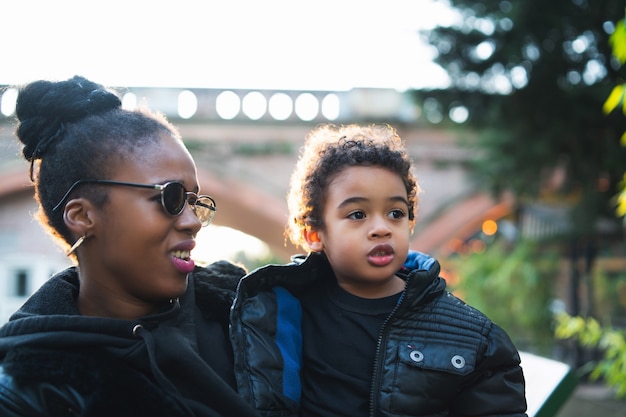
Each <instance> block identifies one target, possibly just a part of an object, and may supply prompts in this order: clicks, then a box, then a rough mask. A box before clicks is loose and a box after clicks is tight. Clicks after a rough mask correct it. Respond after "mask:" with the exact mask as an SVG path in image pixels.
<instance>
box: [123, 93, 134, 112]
mask: <svg viewBox="0 0 626 417" xmlns="http://www.w3.org/2000/svg"><path fill="white" fill-rule="evenodd" d="M122 108H123V109H125V110H134V109H136V108H137V95H136V94H135V93H126V94H124V96H123V97H122Z"/></svg>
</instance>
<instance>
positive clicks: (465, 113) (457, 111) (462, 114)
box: [448, 106, 469, 123]
mask: <svg viewBox="0 0 626 417" xmlns="http://www.w3.org/2000/svg"><path fill="white" fill-rule="evenodd" d="M448 115H449V117H450V120H452V121H453V122H455V123H464V122H465V121H467V118H468V117H469V110H468V109H467V107H465V106H456V107H453V108H451V109H450V112H449V113H448Z"/></svg>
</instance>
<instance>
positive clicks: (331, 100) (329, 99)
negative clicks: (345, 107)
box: [322, 93, 340, 120]
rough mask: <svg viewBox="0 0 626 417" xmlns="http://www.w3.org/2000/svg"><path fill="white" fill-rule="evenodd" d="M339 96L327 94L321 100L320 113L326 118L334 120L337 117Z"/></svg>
mask: <svg viewBox="0 0 626 417" xmlns="http://www.w3.org/2000/svg"><path fill="white" fill-rule="evenodd" d="M339 110H340V106H339V96H338V95H337V94H333V93H331V94H328V95H327V96H326V97H324V99H323V100H322V114H323V115H324V117H325V118H327V119H328V120H335V119H337V117H339Z"/></svg>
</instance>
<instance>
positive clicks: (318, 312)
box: [300, 279, 400, 417]
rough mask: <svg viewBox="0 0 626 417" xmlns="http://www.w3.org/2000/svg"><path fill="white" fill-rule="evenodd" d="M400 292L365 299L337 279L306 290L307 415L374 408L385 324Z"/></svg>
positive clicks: (303, 412) (304, 412)
mask: <svg viewBox="0 0 626 417" xmlns="http://www.w3.org/2000/svg"><path fill="white" fill-rule="evenodd" d="M399 296H400V294H396V295H393V296H390V297H385V298H380V299H366V298H361V297H357V296H355V295H352V294H350V293H348V292H346V291H344V290H343V289H342V288H340V287H339V286H338V284H337V281H336V280H335V279H330V280H327V281H325V284H324V285H319V286H317V287H315V288H313V289H312V290H311V291H307V293H306V294H302V295H301V296H300V297H301V302H302V311H303V314H302V331H303V361H304V363H303V372H302V384H303V386H302V388H303V389H302V391H303V395H302V406H301V414H300V415H301V416H302V417H316V416H324V417H329V416H335V415H337V416H338V415H341V416H355V417H363V416H366V415H368V413H369V402H370V390H371V388H370V385H371V377H372V365H373V361H374V355H375V352H376V344H377V340H378V337H379V332H380V329H381V327H382V325H383V323H384V321H385V319H386V318H387V316H388V315H389V313H390V312H391V311H392V310H393V308H394V307H395V306H396V304H397V302H398V299H399Z"/></svg>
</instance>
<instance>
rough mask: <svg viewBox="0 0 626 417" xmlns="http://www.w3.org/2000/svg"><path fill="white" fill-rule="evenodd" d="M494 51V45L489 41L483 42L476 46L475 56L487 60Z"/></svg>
mask: <svg viewBox="0 0 626 417" xmlns="http://www.w3.org/2000/svg"><path fill="white" fill-rule="evenodd" d="M495 50H496V48H495V46H494V44H493V43H492V42H490V41H484V42H481V43H479V44H478V46H476V50H475V54H476V57H477V58H478V59H481V60H483V61H484V60H486V59H488V58H489V57H490V56H491V55H492V54H493V52H494V51H495Z"/></svg>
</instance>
